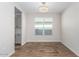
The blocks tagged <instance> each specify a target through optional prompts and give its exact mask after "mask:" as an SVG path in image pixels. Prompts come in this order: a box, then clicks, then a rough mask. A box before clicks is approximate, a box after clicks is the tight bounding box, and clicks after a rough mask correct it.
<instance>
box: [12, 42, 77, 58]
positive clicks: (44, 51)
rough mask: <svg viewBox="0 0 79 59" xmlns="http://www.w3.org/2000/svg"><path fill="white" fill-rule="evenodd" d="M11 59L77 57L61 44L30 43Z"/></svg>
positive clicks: (16, 52)
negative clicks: (24, 58)
mask: <svg viewBox="0 0 79 59" xmlns="http://www.w3.org/2000/svg"><path fill="white" fill-rule="evenodd" d="M11 57H76V55H75V54H74V53H73V52H72V51H70V50H69V49H68V48H67V47H65V46H64V45H63V44H62V43H60V42H28V43H26V44H25V45H23V46H22V47H19V48H18V49H16V51H15V53H14V54H13V55H12V56H11Z"/></svg>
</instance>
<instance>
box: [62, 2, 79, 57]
mask: <svg viewBox="0 0 79 59" xmlns="http://www.w3.org/2000/svg"><path fill="white" fill-rule="evenodd" d="M62 43H63V44H65V45H66V46H67V47H69V48H70V49H71V50H72V51H73V52H74V53H76V54H77V55H78V56H79V3H76V4H74V5H72V6H70V7H69V8H68V9H67V10H65V11H64V13H63V14H62Z"/></svg>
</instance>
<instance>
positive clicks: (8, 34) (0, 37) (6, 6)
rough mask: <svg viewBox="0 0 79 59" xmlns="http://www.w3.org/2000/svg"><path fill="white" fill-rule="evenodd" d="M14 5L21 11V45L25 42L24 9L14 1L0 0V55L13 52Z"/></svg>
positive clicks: (8, 54) (7, 54)
mask: <svg viewBox="0 0 79 59" xmlns="http://www.w3.org/2000/svg"><path fill="white" fill-rule="evenodd" d="M15 6H16V7H17V8H18V9H20V10H21V11H22V45H23V44H24V43H25V42H26V41H25V40H26V23H25V22H26V19H25V14H24V11H23V10H22V8H21V7H20V6H19V5H17V4H16V3H9V2H0V56H10V55H11V54H13V53H14V52H15V14H14V13H15V9H14V7H15Z"/></svg>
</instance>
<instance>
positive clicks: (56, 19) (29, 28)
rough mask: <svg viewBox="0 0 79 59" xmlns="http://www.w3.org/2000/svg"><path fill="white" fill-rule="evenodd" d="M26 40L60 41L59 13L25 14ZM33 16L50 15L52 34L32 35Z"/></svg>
mask: <svg viewBox="0 0 79 59" xmlns="http://www.w3.org/2000/svg"><path fill="white" fill-rule="evenodd" d="M26 16H27V19H26V20H27V24H28V25H27V32H26V33H27V40H26V41H27V42H60V39H61V35H60V34H61V33H60V22H61V21H60V14H52V13H51V14H42V13H41V14H38V13H36V14H27V15H26ZM35 17H52V18H53V20H54V22H53V29H52V30H53V35H52V36H35V35H34V18H35Z"/></svg>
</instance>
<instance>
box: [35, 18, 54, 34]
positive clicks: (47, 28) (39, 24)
mask: <svg viewBox="0 0 79 59" xmlns="http://www.w3.org/2000/svg"><path fill="white" fill-rule="evenodd" d="M34 23H35V25H34V29H35V31H34V32H35V35H52V27H53V26H52V23H53V19H52V18H45V17H37V18H35V19H34Z"/></svg>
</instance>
